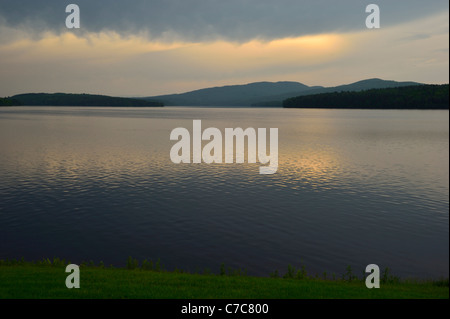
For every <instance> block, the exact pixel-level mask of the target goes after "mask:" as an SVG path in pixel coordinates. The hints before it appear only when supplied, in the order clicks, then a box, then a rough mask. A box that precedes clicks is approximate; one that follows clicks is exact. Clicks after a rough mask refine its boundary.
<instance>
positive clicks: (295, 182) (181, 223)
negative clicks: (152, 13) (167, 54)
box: [0, 107, 449, 278]
mask: <svg viewBox="0 0 450 319" xmlns="http://www.w3.org/2000/svg"><path fill="white" fill-rule="evenodd" d="M194 119H201V120H202V126H203V128H207V127H217V128H219V129H221V130H222V132H224V128H226V127H233V128H234V127H242V128H247V127H254V128H264V127H265V128H270V127H277V128H278V129H279V168H278V172H277V173H276V174H274V175H259V171H258V168H259V166H260V164H259V163H257V164H205V163H202V164H182V165H176V164H173V163H172V162H171V160H170V157H169V152H170V149H171V147H172V145H173V144H174V142H172V141H170V140H169V135H170V132H171V131H172V129H174V128H176V127H185V128H188V129H189V130H192V120H194ZM448 218H449V113H448V111H395V110H284V109H252V108H243V109H238V108H232V109H224V108H172V107H170V108H157V109H156V108H155V109H152V108H139V109H135V108H77V107H69V108H51V107H47V108H46V107H14V108H0V259H4V258H20V257H22V256H24V257H25V258H26V259H30V260H31V259H40V258H42V257H53V256H58V257H61V258H66V259H69V260H71V261H72V262H81V261H83V260H94V261H95V262H99V261H104V262H105V264H114V265H117V266H122V265H124V264H125V263H126V259H127V257H128V256H130V255H131V256H133V257H134V258H138V259H140V260H143V259H145V258H148V259H152V260H156V259H158V258H160V259H161V261H162V263H163V264H164V265H165V267H166V268H168V269H173V268H175V267H178V268H182V269H186V270H190V271H196V270H203V269H205V268H209V269H210V270H212V271H213V272H218V271H219V269H220V264H221V263H222V262H223V263H225V265H227V266H230V267H233V268H237V267H240V268H246V269H247V270H248V273H250V274H256V275H269V273H271V272H272V271H274V270H275V269H278V270H279V271H280V272H281V273H284V271H285V270H286V268H287V265H288V264H292V265H296V266H300V264H304V265H305V266H306V269H307V270H309V272H312V273H319V274H321V273H322V272H324V271H327V273H329V274H331V273H333V272H334V273H336V274H342V273H344V272H345V268H346V266H347V265H351V266H352V268H353V269H354V272H355V273H357V274H358V275H360V274H362V272H363V271H364V269H365V266H366V265H368V264H371V263H375V264H378V265H379V266H380V267H382V268H384V267H390V268H391V269H392V272H393V273H394V274H397V275H400V276H404V277H408V276H413V277H421V278H438V277H439V276H448V274H449V219H448Z"/></svg>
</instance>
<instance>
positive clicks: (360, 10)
mask: <svg viewBox="0 0 450 319" xmlns="http://www.w3.org/2000/svg"><path fill="white" fill-rule="evenodd" d="M70 3H75V4H78V5H79V6H80V10H81V23H82V30H81V31H82V32H83V31H88V32H98V31H105V30H111V31H115V32H118V33H120V34H133V33H137V32H146V33H147V34H148V35H149V36H151V37H154V38H167V39H170V38H173V37H176V38H179V39H180V38H181V39H185V40H190V41H199V40H212V39H217V38H222V39H227V40H231V41H246V40H249V39H253V38H259V39H266V40H270V39H274V38H279V37H287V36H300V35H305V34H316V33H323V32H342V31H351V30H361V29H364V28H365V18H366V16H367V14H366V13H365V7H366V6H367V5H368V4H370V3H376V4H378V5H379V6H380V9H381V17H382V19H381V22H382V27H383V26H388V25H392V24H397V23H401V22H404V21H407V20H413V19H416V18H419V17H422V16H426V15H428V14H432V13H436V12H439V11H448V2H447V1H446V0H434V1H423V0H411V1H392V0H389V1H388V0H380V1H376V0H369V1H361V0H341V1H330V0H327V1H324V0H315V1H300V0H130V1H117V0H109V1H94V0H69V1H61V0H48V1H39V0H22V1H20V0H0V16H1V17H2V18H3V19H0V21H1V20H3V23H4V24H6V25H7V26H9V27H23V28H25V27H26V28H27V30H34V31H35V32H37V33H39V32H41V31H46V30H53V31H56V32H59V31H63V30H66V29H65V18H66V15H67V14H66V13H65V7H66V6H67V5H68V4H70Z"/></svg>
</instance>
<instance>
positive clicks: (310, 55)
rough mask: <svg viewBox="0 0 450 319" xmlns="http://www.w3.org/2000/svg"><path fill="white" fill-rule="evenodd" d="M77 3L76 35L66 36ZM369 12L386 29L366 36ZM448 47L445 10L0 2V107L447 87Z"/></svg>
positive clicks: (276, 3) (194, 0)
mask: <svg viewBox="0 0 450 319" xmlns="http://www.w3.org/2000/svg"><path fill="white" fill-rule="evenodd" d="M70 3H75V4H78V6H79V7H80V11H81V28H80V29H67V28H66V26H65V20H66V16H67V15H68V14H67V13H66V12H65V8H66V6H67V5H68V4H70ZM370 3H376V4H378V5H379V7H380V10H381V28H380V29H367V28H366V25H365V20H366V17H367V15H368V13H366V12H365V8H366V6H367V5H368V4H370ZM448 40H449V6H448V1H446V0H434V1H423V0H422V1H417V0H409V1H393V0H389V1H387V0H382V1H375V0H373V1H361V0H340V1H323V0H315V1H301V0H270V1H269V0H130V1H117V0H108V1H94V0H72V1H62V0H48V1H40V0H23V1H21V0H0V72H1V73H0V75H1V76H0V96H9V95H14V94H18V93H25V92H72V93H98V94H107V95H114V96H119V95H120V96H151V95H158V94H166V93H179V92H185V91H190V90H193V89H199V88H203V87H211V86H221V85H228V84H245V83H249V82H256V81H298V82H302V83H304V84H307V85H324V86H334V85H339V84H347V83H351V82H356V81H359V80H362V79H366V78H373V77H377V78H382V79H387V80H397V81H417V82H423V83H448V82H449V71H448V68H449V48H448Z"/></svg>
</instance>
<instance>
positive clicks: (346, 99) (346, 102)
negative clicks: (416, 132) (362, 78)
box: [283, 84, 449, 110]
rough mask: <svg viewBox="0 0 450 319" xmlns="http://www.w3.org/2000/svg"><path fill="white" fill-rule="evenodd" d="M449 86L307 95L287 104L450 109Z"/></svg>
mask: <svg viewBox="0 0 450 319" xmlns="http://www.w3.org/2000/svg"><path fill="white" fill-rule="evenodd" d="M448 103H449V85H448V84H443V85H414V86H405V87H397V88H385V89H371V90H366V91H359V92H333V93H323V94H314V95H305V96H297V97H293V98H289V99H287V100H284V101H283V107H285V108H347V109H447V110H448V109H449V105H448Z"/></svg>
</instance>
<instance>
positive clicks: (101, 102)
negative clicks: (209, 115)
mask: <svg viewBox="0 0 450 319" xmlns="http://www.w3.org/2000/svg"><path fill="white" fill-rule="evenodd" d="M11 99H13V100H16V101H19V103H20V104H22V105H30V106H35V105H39V106H164V104H163V103H162V102H159V101H151V100H141V99H132V98H124V97H112V96H106V95H92V94H66V93H55V94H48V93H29V94H19V95H15V96H13V97H11Z"/></svg>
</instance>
